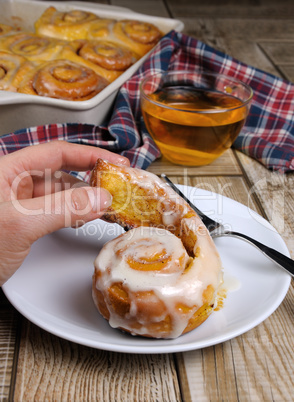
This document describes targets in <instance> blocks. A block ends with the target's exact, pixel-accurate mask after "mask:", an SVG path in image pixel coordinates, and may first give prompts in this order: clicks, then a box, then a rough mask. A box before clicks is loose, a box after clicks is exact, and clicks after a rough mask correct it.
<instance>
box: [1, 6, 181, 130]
mask: <svg viewBox="0 0 294 402" xmlns="http://www.w3.org/2000/svg"><path fill="white" fill-rule="evenodd" d="M173 29H174V30H181V29H183V24H182V23H181V22H180V21H178V20H173V19H167V18H157V17H151V16H147V15H142V14H138V13H135V12H133V11H131V10H128V9H125V8H121V7H113V6H106V5H98V4H93V3H84V2H74V3H71V2H64V3H50V2H38V1H28V0H11V1H6V0H4V1H3V2H1V16H0V105H1V108H0V118H1V122H2V125H1V129H0V135H3V134H6V133H9V132H12V131H15V130H17V129H21V128H25V127H31V126H36V125H43V124H50V123H66V122H80V123H90V124H101V123H102V122H103V120H105V118H106V117H107V116H108V114H109V112H110V109H111V106H112V104H113V101H114V98H115V95H116V93H117V91H118V89H119V88H120V86H121V85H122V84H123V83H124V82H125V81H126V80H127V79H128V78H130V77H131V76H132V74H133V73H134V72H135V71H136V70H137V69H138V67H139V66H140V64H141V63H142V62H143V61H144V59H145V58H146V57H147V56H148V53H149V52H150V51H151V50H152V49H153V48H154V47H155V46H156V44H157V43H158V42H159V41H160V39H161V38H162V37H163V36H164V35H165V34H166V33H167V32H169V31H170V30H173Z"/></svg>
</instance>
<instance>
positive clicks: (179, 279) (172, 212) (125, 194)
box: [91, 160, 222, 338]
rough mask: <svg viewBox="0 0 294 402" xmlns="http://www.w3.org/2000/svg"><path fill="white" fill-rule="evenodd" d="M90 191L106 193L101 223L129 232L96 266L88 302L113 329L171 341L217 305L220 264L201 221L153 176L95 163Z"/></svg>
mask: <svg viewBox="0 0 294 402" xmlns="http://www.w3.org/2000/svg"><path fill="white" fill-rule="evenodd" d="M91 185H92V186H99V187H103V188H105V189H107V190H108V191H109V192H110V193H111V194H112V196H113V202H112V206H111V207H110V208H109V209H108V211H107V212H106V213H105V215H104V219H106V220H107V221H109V222H115V223H119V224H120V225H122V226H123V227H124V228H125V229H127V231H126V232H125V233H123V234H122V235H120V236H119V237H117V238H116V239H113V240H111V241H110V242H108V243H106V244H105V245H104V246H103V248H102V250H101V252H100V253H99V255H98V256H97V258H96V260H95V263H94V274H93V287H92V293H93V299H94V303H95V305H96V306H97V308H98V310H99V311H100V313H101V314H102V315H103V317H104V318H105V319H107V320H108V321H109V323H110V325H111V326H112V327H115V328H120V329H122V330H124V331H127V332H129V333H131V334H133V335H140V336H146V337H153V338H176V337H178V336H180V335H182V334H184V333H186V332H189V331H191V330H193V329H194V328H196V327H198V326H199V325H200V324H202V323H203V322H204V321H205V320H206V319H207V318H208V317H209V315H210V314H211V313H212V312H213V310H214V308H215V306H216V300H217V292H218V290H219V287H220V285H221V283H222V264H221V260H220V257H219V254H218V252H217V250H216V247H215V245H214V243H213V241H212V239H211V237H210V235H209V233H208V231H207V229H206V227H205V226H204V225H203V223H202V221H201V219H200V218H199V217H198V215H197V214H196V213H195V212H194V211H193V210H192V209H191V207H190V206H189V205H188V204H187V203H186V202H185V201H184V200H183V199H182V198H181V197H180V196H179V195H178V194H176V193H175V192H174V190H172V189H171V188H170V187H169V186H168V185H167V184H166V183H163V182H162V181H161V180H160V179H159V178H158V177H157V176H155V175H154V174H152V173H149V172H146V171H143V170H140V169H134V168H128V167H125V166H115V165H113V164H110V163H108V162H106V161H103V160H98V161H97V164H96V167H95V168H94V170H93V172H92V177H91Z"/></svg>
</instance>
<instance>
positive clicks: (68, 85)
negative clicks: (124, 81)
mask: <svg viewBox="0 0 294 402" xmlns="http://www.w3.org/2000/svg"><path fill="white" fill-rule="evenodd" d="M107 85H108V81H106V80H105V79H104V78H103V77H101V76H99V75H97V74H96V73H95V72H94V71H93V70H92V69H90V68H87V67H84V66H82V65H80V64H77V63H74V62H72V61H70V60H53V61H49V62H45V63H42V64H41V65H38V66H36V67H35V68H33V69H31V70H30V71H29V72H28V74H26V76H24V77H23V79H22V81H21V83H20V85H19V87H18V92H20V93H25V94H30V95H39V96H45V97H50V98H56V99H63V100H71V101H85V100H88V99H91V98H92V97H93V96H95V95H97V94H98V93H99V92H100V91H102V89H104V88H105V87H106V86H107Z"/></svg>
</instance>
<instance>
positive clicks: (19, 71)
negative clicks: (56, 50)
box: [0, 50, 34, 92]
mask: <svg viewBox="0 0 294 402" xmlns="http://www.w3.org/2000/svg"><path fill="white" fill-rule="evenodd" d="M33 68H34V66H33V65H32V64H31V63H30V62H29V61H27V60H26V58H24V57H22V56H19V55H17V54H12V53H9V52H3V51H1V50H0V90H4V91H11V92H16V91H17V89H18V87H19V85H20V83H21V81H22V80H23V79H24V77H25V76H26V75H27V74H28V73H29V71H31V70H32V69H33Z"/></svg>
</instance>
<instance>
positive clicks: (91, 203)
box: [13, 187, 112, 243]
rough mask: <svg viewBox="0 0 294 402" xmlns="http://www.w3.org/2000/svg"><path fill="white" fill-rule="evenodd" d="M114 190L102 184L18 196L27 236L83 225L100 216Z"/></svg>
mask: <svg viewBox="0 0 294 402" xmlns="http://www.w3.org/2000/svg"><path fill="white" fill-rule="evenodd" d="M111 202H112V196H111V194H110V193H109V192H108V191H107V190H105V189H102V188H95V187H76V188H72V189H68V190H65V191H60V192H57V193H53V194H48V195H45V196H43V197H37V198H32V199H26V200H14V201H13V206H14V208H15V209H16V211H17V215H18V216H19V220H20V221H19V223H20V225H21V227H22V229H23V230H25V228H26V231H27V233H26V235H27V240H28V241H29V242H30V243H33V242H34V241H35V240H37V239H38V238H40V237H42V236H44V235H46V234H48V233H52V232H54V231H56V230H59V229H62V228H64V227H70V226H81V225H82V224H84V223H86V222H89V221H91V220H93V219H97V218H100V217H101V216H102V215H103V212H104V211H105V210H106V209H107V208H108V207H109V206H110V205H111Z"/></svg>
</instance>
